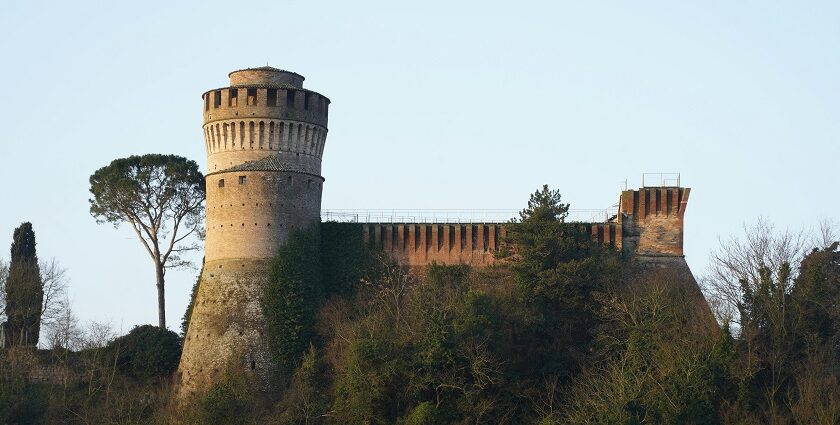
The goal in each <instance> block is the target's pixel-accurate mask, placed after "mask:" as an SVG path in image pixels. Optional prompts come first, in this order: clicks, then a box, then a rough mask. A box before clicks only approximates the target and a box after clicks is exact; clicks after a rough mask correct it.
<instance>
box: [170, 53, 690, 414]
mask: <svg viewBox="0 0 840 425" xmlns="http://www.w3.org/2000/svg"><path fill="white" fill-rule="evenodd" d="M229 77H230V86H228V87H224V88H218V89H213V90H209V91H207V92H205V93H204V94H203V95H202V99H203V101H204V105H203V107H204V142H205V148H206V150H207V162H208V170H207V174H206V186H207V202H206V208H207V218H206V239H205V261H204V266H203V268H202V274H201V279H200V282H199V286H198V291H197V294H196V298H195V302H194V307H193V311H192V315H191V317H190V323H189V327H188V331H187V335H186V337H185V340H184V347H183V353H182V355H181V362H180V365H179V367H178V376H179V383H178V397H179V399H181V400H183V399H186V398H188V397H190V396H191V395H193V394H196V393H199V392H201V391H204V390H206V389H208V388H209V386H210V385H211V384H212V383H213V382H215V381H217V380H218V379H219V378H220V376H221V375H222V374H223V373H225V371H226V370H229V369H230V368H233V369H238V370H242V371H244V372H246V373H249V374H252V376H254V377H255V378H256V381H257V382H258V383H262V384H265V383H267V382H268V380H269V379H270V377H271V375H272V373H273V370H272V361H271V359H270V357H269V354H268V352H267V347H266V344H265V336H264V332H265V324H264V320H263V318H262V311H261V306H260V297H261V288H262V287H263V285H264V284H265V283H266V280H267V278H268V275H269V270H270V265H271V262H272V259H273V258H274V256H275V254H276V253H277V250H278V247H280V246H281V245H282V244H284V243H285V242H286V241H287V239H288V237H289V235H290V232H291V231H293V230H294V229H306V228H309V227H312V226H315V225H317V224H318V223H319V222H320V214H321V189H322V184H323V182H324V178H323V177H322V176H321V157H322V155H323V153H324V146H325V142H326V136H327V118H328V115H329V105H330V100H329V99H328V98H326V97H324V96H322V95H321V94H319V93H317V92H314V91H311V90H307V89H304V88H303V80H304V77H303V76H301V75H299V74H296V73H294V72H289V71H283V70H280V69H276V68H271V67H260V68H249V69H243V70H238V71H233V72H231V73H230V74H229ZM689 193H690V189H688V188H683V187H680V186H679V183H677V184H676V185H674V186H662V185H660V186H657V187H642V188H641V189H639V190H625V191H623V192H622V193H621V195H620V199H619V207H618V211H617V213H616V214H615V216H614V217H609V218H607V219H606V220H604V221H603V222H597V223H581V224H580V225H581V226H586V228H587V229H588V230H589V231H590V232H591V233H592V237H593V238H594V239H596V240H598V241H599V242H603V243H605V244H610V245H612V246H614V247H616V248H617V249H621V250H624V251H625V252H626V253H628V254H630V255H632V256H633V257H634V258H635V259H636V260H637V261H638V262H640V263H644V264H648V265H654V266H666V267H677V268H680V269H684V270H687V265H685V261H684V259H683V216H684V213H685V208H686V205H687V202H688V197H689ZM362 228H363V232H364V238H365V240H366V241H368V242H370V243H376V244H377V245H378V246H382V247H383V249H384V250H385V251H386V252H388V253H390V255H391V256H393V258H395V259H396V260H397V261H398V262H400V263H401V264H404V265H408V266H423V265H426V264H431V263H432V262H436V263H438V264H470V265H473V266H485V265H489V264H492V263H493V262H494V261H495V256H494V252H495V251H496V250H497V249H498V248H499V244H500V241H501V240H502V238H503V237H504V235H505V224H503V223H457V224H451V223H365V224H363V226H362Z"/></svg>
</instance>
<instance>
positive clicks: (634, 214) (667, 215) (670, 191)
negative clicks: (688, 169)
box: [619, 186, 691, 259]
mask: <svg viewBox="0 0 840 425" xmlns="http://www.w3.org/2000/svg"><path fill="white" fill-rule="evenodd" d="M689 194H691V189H689V188H687V187H676V186H674V187H643V188H640V189H639V190H625V191H623V192H621V200H620V202H619V220H621V227H622V233H623V247H624V250H625V252H631V253H633V254H635V255H636V256H638V257H639V258H640V259H645V258H646V257H647V258H650V257H681V256H683V218H684V216H685V209H686V207H687V206H688V196H689Z"/></svg>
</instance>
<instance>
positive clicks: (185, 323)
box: [181, 261, 204, 340]
mask: <svg viewBox="0 0 840 425" xmlns="http://www.w3.org/2000/svg"><path fill="white" fill-rule="evenodd" d="M202 263H203V261H202ZM203 272H204V267H203V266H202V267H201V273H199V274H198V278H196V280H195V283H193V287H192V290H190V303H189V304H187V310H186V311H184V317H182V318H181V340H184V339H185V338H186V337H187V331H188V330H189V328H190V318H191V317H192V312H193V307H195V297H196V295H198V285H200V284H201V274H202V273H203Z"/></svg>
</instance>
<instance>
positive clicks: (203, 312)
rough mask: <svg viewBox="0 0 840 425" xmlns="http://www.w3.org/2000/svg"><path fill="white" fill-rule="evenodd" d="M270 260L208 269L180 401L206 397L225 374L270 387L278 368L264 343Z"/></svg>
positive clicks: (183, 365) (181, 375)
mask: <svg viewBox="0 0 840 425" xmlns="http://www.w3.org/2000/svg"><path fill="white" fill-rule="evenodd" d="M270 270H271V260H268V259H264V260H254V259H238V260H217V261H212V262H207V263H205V264H204V267H203V270H202V273H201V281H200V282H199V286H198V292H197V293H196V297H195V305H194V306H193V310H192V315H191V316H190V318H189V320H190V322H189V328H188V329H187V335H186V338H185V339H184V348H183V352H182V353H181V362H180V364H179V366H178V373H177V378H178V379H177V389H176V393H177V399H178V401H179V402H186V401H188V400H192V399H194V398H195V397H197V396H198V397H200V396H202V395H204V394H205V393H206V392H207V391H208V390H209V389H210V388H211V386H212V385H213V384H214V383H216V382H221V381H222V378H223V377H224V375H225V374H226V373H235V374H244V375H246V376H248V377H249V378H251V379H252V380H253V382H255V383H256V384H257V385H258V386H259V387H261V388H262V389H265V390H268V389H270V388H271V378H272V377H273V376H274V374H275V367H274V366H273V362H272V361H271V356H270V354H269V352H268V348H267V345H266V340H265V333H266V331H265V320H264V319H263V313H262V306H261V300H262V295H263V292H262V291H263V288H264V287H265V285H266V283H267V281H268V279H269V273H270Z"/></svg>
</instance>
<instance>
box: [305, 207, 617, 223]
mask: <svg viewBox="0 0 840 425" xmlns="http://www.w3.org/2000/svg"><path fill="white" fill-rule="evenodd" d="M617 213H618V206H617V205H614V206H612V207H610V208H605V209H594V210H592V209H573V210H569V214H568V215H567V216H566V221H567V222H580V223H603V222H606V221H609V220H610V219H611V218H613V217H615V215H616V214H617ZM512 218H517V219H518V218H519V211H518V210H510V209H498V210H494V209H485V210H476V209H470V210H456V209H452V210H449V209H391V210H385V209H367V210H358V209H355V210H353V209H351V210H343V209H334V210H322V211H321V221H338V222H344V223H507V222H509V221H510V219H512Z"/></svg>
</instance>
